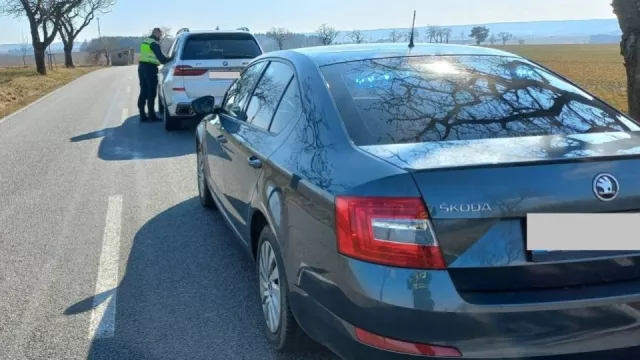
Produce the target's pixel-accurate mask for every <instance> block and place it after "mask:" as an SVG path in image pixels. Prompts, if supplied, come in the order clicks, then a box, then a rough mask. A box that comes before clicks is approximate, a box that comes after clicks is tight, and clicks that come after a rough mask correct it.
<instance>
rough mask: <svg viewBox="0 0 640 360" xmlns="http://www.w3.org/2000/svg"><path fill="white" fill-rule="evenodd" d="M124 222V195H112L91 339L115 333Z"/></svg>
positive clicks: (90, 330)
mask: <svg viewBox="0 0 640 360" xmlns="http://www.w3.org/2000/svg"><path fill="white" fill-rule="evenodd" d="M121 224H122V195H115V196H109V202H108V205H107V220H106V223H105V228H104V237H103V240H102V253H101V254H100V266H99V268H98V279H97V281H96V292H95V296H94V297H93V310H92V311H91V320H90V323H89V339H90V340H93V339H99V338H110V337H113V335H114V332H115V328H116V294H117V291H118V290H117V286H118V265H119V262H120V261H119V260H120V228H121Z"/></svg>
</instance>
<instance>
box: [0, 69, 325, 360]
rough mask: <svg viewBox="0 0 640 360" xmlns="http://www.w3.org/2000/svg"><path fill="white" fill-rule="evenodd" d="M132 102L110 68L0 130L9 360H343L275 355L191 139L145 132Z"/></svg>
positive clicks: (0, 308) (251, 279)
mask: <svg viewBox="0 0 640 360" xmlns="http://www.w3.org/2000/svg"><path fill="white" fill-rule="evenodd" d="M137 92H138V85H137V76H136V68H135V67H126V68H107V69H103V70H99V71H96V72H93V73H91V74H89V75H87V76H85V77H83V78H80V79H79V80H77V81H75V82H73V83H71V84H70V85H68V86H67V87H65V88H63V89H61V90H60V91H58V92H56V93H54V94H53V95H51V96H49V97H47V98H45V99H43V100H42V101H40V102H39V103H37V104H35V105H34V106H32V107H30V108H28V109H27V110H25V111H23V112H21V113H19V114H17V115H16V116H14V117H12V118H10V119H7V120H5V121H3V122H1V123H0V359H12V360H18V359H84V358H88V359H256V360H268V359H282V360H285V359H292V360H293V359H335V357H333V356H332V355H330V354H329V353H328V351H322V350H320V351H314V352H312V353H304V354H296V355H292V356H282V355H277V354H276V353H275V352H274V351H273V350H271V349H270V348H269V346H268V344H267V343H266V341H265V340H264V338H263V335H262V333H261V328H260V324H261V321H262V318H261V316H262V314H261V312H260V309H259V306H258V297H257V294H256V291H255V276H254V271H253V264H252V262H251V261H250V260H249V258H248V257H247V256H246V255H245V253H244V252H243V250H242V249H241V248H240V246H239V245H237V243H236V241H235V239H233V238H232V234H231V233H230V231H229V229H228V228H227V226H226V225H225V223H224V222H223V220H222V218H221V217H220V216H218V215H216V214H215V213H213V212H210V211H207V210H205V209H203V208H201V206H200V204H199V202H198V198H197V185H196V160H195V154H194V149H195V145H194V134H193V130H186V131H181V132H176V133H167V132H165V131H164V129H163V127H162V124H160V123H147V124H145V123H143V124H141V123H139V122H138V118H137V116H135V115H136V114H137V110H136V105H135V102H136V97H137ZM0 121H1V120H0Z"/></svg>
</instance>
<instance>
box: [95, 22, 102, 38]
mask: <svg viewBox="0 0 640 360" xmlns="http://www.w3.org/2000/svg"><path fill="white" fill-rule="evenodd" d="M96 20H97V21H98V39H100V41H102V34H101V33H100V17H99V16H98V17H97V18H96Z"/></svg>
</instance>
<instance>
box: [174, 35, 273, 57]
mask: <svg viewBox="0 0 640 360" xmlns="http://www.w3.org/2000/svg"><path fill="white" fill-rule="evenodd" d="M261 54H262V51H260V47H259V46H258V43H257V42H256V40H255V38H254V37H253V36H251V35H250V34H242V33H238V34H235V33H227V34H192V35H189V36H188V37H187V41H186V42H185V44H184V49H183V50H182V57H181V58H182V60H217V59H253V58H255V57H258V56H260V55H261Z"/></svg>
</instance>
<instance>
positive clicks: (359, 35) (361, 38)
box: [349, 30, 366, 44]
mask: <svg viewBox="0 0 640 360" xmlns="http://www.w3.org/2000/svg"><path fill="white" fill-rule="evenodd" d="M349 39H351V41H353V42H354V43H356V44H362V43H363V42H365V41H366V37H365V35H364V33H363V32H362V31H361V30H353V31H351V32H350V33H349Z"/></svg>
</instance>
